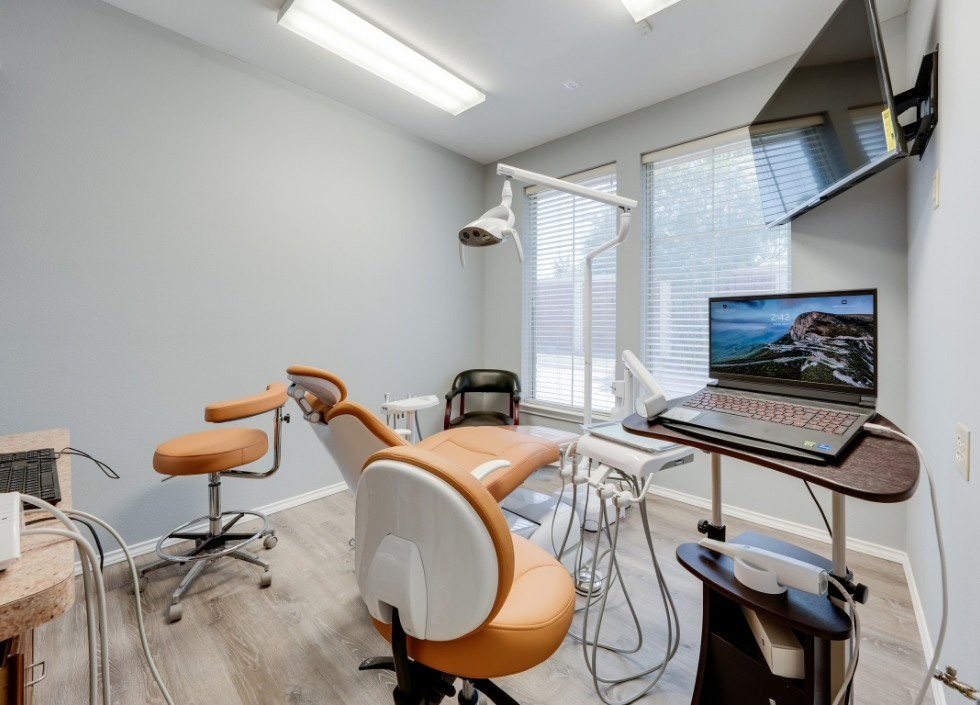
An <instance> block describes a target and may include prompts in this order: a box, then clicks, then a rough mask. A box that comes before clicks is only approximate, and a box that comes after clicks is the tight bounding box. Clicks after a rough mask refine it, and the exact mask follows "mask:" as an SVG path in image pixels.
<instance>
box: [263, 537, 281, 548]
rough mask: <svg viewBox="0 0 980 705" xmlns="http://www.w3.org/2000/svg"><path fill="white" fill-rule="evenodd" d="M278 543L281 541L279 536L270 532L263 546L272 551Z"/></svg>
mask: <svg viewBox="0 0 980 705" xmlns="http://www.w3.org/2000/svg"><path fill="white" fill-rule="evenodd" d="M277 543H279V538H278V537H277V536H276V535H275V534H269V535H268V536H266V537H265V539H264V540H263V541H262V546H263V547H264V548H265V550H267V551H271V550H272V549H273V548H275V547H276V544H277Z"/></svg>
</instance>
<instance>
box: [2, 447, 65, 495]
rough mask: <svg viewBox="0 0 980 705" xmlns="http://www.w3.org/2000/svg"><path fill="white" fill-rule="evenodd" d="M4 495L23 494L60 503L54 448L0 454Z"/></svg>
mask: <svg viewBox="0 0 980 705" xmlns="http://www.w3.org/2000/svg"><path fill="white" fill-rule="evenodd" d="M0 492H20V493H21V494H28V495H31V496H32V497H37V498H38V499H43V500H44V501H45V502H49V503H51V504H57V503H58V502H60V501H61V485H60V484H59V483H58V468H57V456H56V455H55V452H54V448H41V449H40V450H25V451H21V452H19V453H3V454H0Z"/></svg>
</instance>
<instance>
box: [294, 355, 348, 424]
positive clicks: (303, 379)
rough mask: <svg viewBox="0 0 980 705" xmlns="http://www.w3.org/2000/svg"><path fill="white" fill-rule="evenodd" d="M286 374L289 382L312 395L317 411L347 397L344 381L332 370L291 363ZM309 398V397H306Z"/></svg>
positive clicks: (329, 407)
mask: <svg viewBox="0 0 980 705" xmlns="http://www.w3.org/2000/svg"><path fill="white" fill-rule="evenodd" d="M286 376H287V377H288V378H289V380H290V381H291V382H294V383H295V384H296V385H297V386H299V387H301V388H302V389H304V390H305V391H306V392H308V395H307V396H308V397H309V396H310V395H312V396H313V398H314V400H315V401H316V402H318V404H313V406H314V408H316V407H318V406H319V407H321V408H318V409H317V411H319V412H321V413H324V412H326V411H329V410H330V409H331V408H333V407H334V406H335V405H336V404H338V403H340V402H342V401H343V400H344V399H346V398H347V386H346V385H345V384H344V381H343V380H342V379H340V377H338V376H337V375H335V374H333V373H332V372H327V371H326V370H321V369H319V368H317V367H310V366H309V365H291V366H290V367H288V368H287V369H286ZM308 400H309V399H308Z"/></svg>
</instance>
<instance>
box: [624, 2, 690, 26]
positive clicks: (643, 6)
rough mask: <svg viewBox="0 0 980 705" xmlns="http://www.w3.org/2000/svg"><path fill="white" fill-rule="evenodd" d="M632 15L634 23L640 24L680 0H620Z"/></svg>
mask: <svg viewBox="0 0 980 705" xmlns="http://www.w3.org/2000/svg"><path fill="white" fill-rule="evenodd" d="M620 1H621V2H622V3H623V4H624V5H625V6H626V9H627V10H629V13H630V14H631V15H633V21H634V22H642V21H643V20H645V19H646V18H647V17H649V16H650V15H655V14H657V13H658V12H660V11H661V10H665V9H667V8H668V7H670V6H671V5H674V4H676V3H679V2H680V1H681V0H620Z"/></svg>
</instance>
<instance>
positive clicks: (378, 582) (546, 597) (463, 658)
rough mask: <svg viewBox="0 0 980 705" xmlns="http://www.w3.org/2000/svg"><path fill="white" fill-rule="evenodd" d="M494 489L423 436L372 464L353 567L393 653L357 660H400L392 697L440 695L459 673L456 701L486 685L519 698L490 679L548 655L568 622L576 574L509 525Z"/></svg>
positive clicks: (433, 698) (402, 700)
mask: <svg viewBox="0 0 980 705" xmlns="http://www.w3.org/2000/svg"><path fill="white" fill-rule="evenodd" d="M495 499H496V498H495V497H494V496H492V495H491V493H490V492H489V491H488V490H487V488H486V486H485V485H484V484H483V483H481V482H480V480H478V479H477V478H476V477H475V476H474V475H473V474H472V473H471V472H469V471H468V470H467V469H466V468H464V467H463V466H462V465H460V464H459V463H457V462H455V461H453V460H451V459H449V458H447V457H445V456H440V455H437V454H436V453H434V452H432V451H429V450H426V449H423V448H419V447H417V446H416V447H411V446H401V447H393V448H389V449H387V450H382V451H380V452H378V453H375V454H374V455H372V456H371V457H370V458H369V459H368V460H367V462H366V464H365V466H364V471H363V473H362V475H361V478H360V483H359V487H358V492H357V505H356V510H355V572H356V574H357V584H358V589H359V590H360V593H361V598H362V599H363V600H364V603H365V604H366V605H367V607H368V611H369V612H370V614H371V618H372V620H373V622H374V624H375V627H376V628H377V630H378V632H380V633H381V635H382V636H384V637H385V638H386V639H387V640H388V641H389V642H390V643H391V651H392V656H391V657H378V658H372V659H368V660H366V661H364V662H363V663H362V664H361V666H360V669H361V670H375V669H385V670H392V671H394V672H395V675H396V678H397V686H396V687H395V689H394V692H393V696H394V701H395V703H396V705H421V704H422V703H438V702H440V701H441V700H442V698H444V697H452V696H453V695H455V694H456V690H455V683H456V680H457V679H460V680H461V681H462V685H461V693H460V696H459V701H460V703H464V704H467V705H470V704H473V705H475V703H476V702H477V701H478V697H479V696H478V693H477V691H479V692H482V693H483V694H484V695H485V696H486V697H487V698H488V699H489V700H491V701H492V702H494V703H496V704H497V705H517V704H516V701H515V700H514V699H513V698H512V697H511V696H509V695H508V694H507V693H505V692H504V691H503V690H501V689H500V687H499V686H497V685H496V684H494V683H493V682H492V681H491V680H490V679H491V678H499V677H502V676H508V675H512V674H515V673H520V672H522V671H525V670H528V669H529V668H532V667H534V666H536V665H538V664H540V663H543V662H544V661H545V660H547V659H548V657H550V656H551V654H553V653H554V652H555V650H556V649H557V648H558V647H559V645H560V644H561V642H562V640H563V639H564V637H565V635H566V634H567V633H568V629H569V626H570V625H571V622H572V616H573V614H574V611H575V588H574V585H573V583H572V579H571V576H570V575H569V574H568V571H567V570H565V568H564V567H563V566H562V565H561V564H560V563H559V562H558V561H557V560H556V559H555V558H554V557H552V556H551V555H549V554H548V553H547V552H546V551H544V550H543V549H541V548H540V547H539V546H536V545H534V544H533V543H531V542H530V541H528V540H526V539H524V538H522V537H520V536H516V535H514V534H512V533H510V531H508V528H507V522H506V520H505V519H504V516H503V514H502V512H501V511H500V508H499V507H498V506H497V503H496V501H495ZM406 506H409V507H412V510H410V511H406V510H405V507H406ZM449 586H451V589H449Z"/></svg>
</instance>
